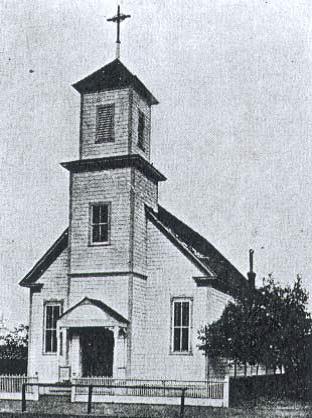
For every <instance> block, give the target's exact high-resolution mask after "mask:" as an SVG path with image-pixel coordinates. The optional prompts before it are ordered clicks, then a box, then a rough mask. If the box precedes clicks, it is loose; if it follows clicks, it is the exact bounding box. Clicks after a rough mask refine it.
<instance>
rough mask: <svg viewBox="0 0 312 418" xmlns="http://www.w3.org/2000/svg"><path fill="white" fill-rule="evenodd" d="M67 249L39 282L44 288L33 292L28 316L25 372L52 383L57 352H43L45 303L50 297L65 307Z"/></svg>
mask: <svg viewBox="0 0 312 418" xmlns="http://www.w3.org/2000/svg"><path fill="white" fill-rule="evenodd" d="M67 270H68V249H67V248H66V249H65V250H64V251H63V252H62V253H61V254H60V255H59V256H58V258H57V259H56V260H55V261H54V263H53V264H52V265H51V266H50V267H49V268H48V269H47V270H46V271H45V272H44V274H43V275H42V276H41V278H40V280H39V282H38V283H42V284H43V287H42V289H41V291H40V292H38V293H37V292H35V293H33V295H32V307H31V318H30V324H31V329H30V344H29V354H28V374H29V375H30V376H34V375H35V374H36V373H38V376H39V381H41V382H53V381H57V379H58V364H57V355H56V354H43V319H44V311H43V310H44V303H45V301H49V300H57V301H63V306H64V308H65V309H66V295H67Z"/></svg>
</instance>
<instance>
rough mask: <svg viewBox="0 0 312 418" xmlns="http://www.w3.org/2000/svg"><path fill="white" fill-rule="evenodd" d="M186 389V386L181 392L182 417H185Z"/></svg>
mask: <svg viewBox="0 0 312 418" xmlns="http://www.w3.org/2000/svg"><path fill="white" fill-rule="evenodd" d="M186 390H187V389H186V388H184V389H182V393H181V408H180V418H184V406H185V391H186Z"/></svg>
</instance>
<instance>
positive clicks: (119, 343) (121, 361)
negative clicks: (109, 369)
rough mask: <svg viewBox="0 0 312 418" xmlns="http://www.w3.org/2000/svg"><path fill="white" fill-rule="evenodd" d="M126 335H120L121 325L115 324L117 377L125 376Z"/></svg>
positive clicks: (115, 369) (114, 362) (114, 367)
mask: <svg viewBox="0 0 312 418" xmlns="http://www.w3.org/2000/svg"><path fill="white" fill-rule="evenodd" d="M125 370H126V368H125V337H124V335H123V334H121V335H120V327H119V326H118V325H116V326H114V361H113V377H114V378H115V379H124V378H125Z"/></svg>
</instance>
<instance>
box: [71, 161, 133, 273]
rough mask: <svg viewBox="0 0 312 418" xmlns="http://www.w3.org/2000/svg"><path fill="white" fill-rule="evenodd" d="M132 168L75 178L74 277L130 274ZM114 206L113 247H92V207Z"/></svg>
mask: <svg viewBox="0 0 312 418" xmlns="http://www.w3.org/2000/svg"><path fill="white" fill-rule="evenodd" d="M130 170H131V169H130V168H129V169H128V168H124V169H115V170H107V171H99V172H84V173H75V174H73V181H72V219H71V225H70V234H71V240H70V242H71V262H70V272H71V273H93V272H115V271H128V270H129V248H130V245H129V233H130V222H129V219H130V181H131V175H130ZM96 202H110V203H111V236H110V245H100V246H90V245H89V215H90V214H89V211H90V204H91V203H96Z"/></svg>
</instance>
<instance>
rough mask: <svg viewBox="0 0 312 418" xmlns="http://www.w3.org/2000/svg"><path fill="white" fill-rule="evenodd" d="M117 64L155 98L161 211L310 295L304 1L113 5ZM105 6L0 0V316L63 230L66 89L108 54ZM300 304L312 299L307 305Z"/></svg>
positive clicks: (311, 146)
mask: <svg viewBox="0 0 312 418" xmlns="http://www.w3.org/2000/svg"><path fill="white" fill-rule="evenodd" d="M119 3H120V5H121V9H122V11H123V12H124V13H127V14H131V19H127V20H126V21H125V22H124V23H123V24H122V28H121V41H122V44H121V60H122V62H123V63H124V64H125V65H126V66H127V67H128V68H129V70H130V71H131V72H133V73H135V74H136V75H137V76H138V77H139V78H140V79H141V80H142V81H143V82H144V84H145V85H146V86H147V87H148V88H149V90H150V91H151V92H152V93H153V94H154V95H155V96H156V97H157V99H158V100H159V102H160V104H159V105H157V106H154V107H153V114H152V117H153V119H152V162H153V164H154V165H155V166H156V167H157V168H158V169H159V170H160V171H161V172H163V173H164V174H165V175H166V177H167V178H168V180H167V181H166V182H165V183H163V184H162V185H161V186H160V203H161V204H162V205H163V206H164V207H165V208H166V209H167V210H169V211H171V212H172V213H174V214H175V215H176V216H177V217H179V218H180V219H181V220H183V221H184V222H186V223H187V224H189V225H190V226H191V227H192V228H194V229H195V230H197V231H198V232H199V233H201V234H202V235H203V236H204V237H206V238H207V239H208V240H209V241H210V242H211V243H212V244H214V245H215V246H216V247H217V248H218V249H219V250H220V251H221V252H222V253H223V254H224V255H225V256H226V257H227V258H228V259H229V260H230V261H231V262H232V263H233V264H234V265H235V266H236V267H237V268H238V269H239V270H240V271H241V272H242V273H244V274H245V273H246V272H247V271H248V250H249V248H253V249H254V250H255V255H254V260H255V270H256V272H257V279H256V283H257V285H261V283H262V278H263V277H264V276H267V275H268V274H269V273H273V276H274V277H275V278H276V280H278V281H279V282H280V283H282V284H286V283H292V282H293V280H294V279H295V277H296V275H297V274H301V275H302V278H303V284H304V286H305V287H306V288H307V289H308V290H309V291H310V293H311V295H312V263H311V238H312V227H311V220H310V219H311V217H312V206H311V204H310V202H311V199H312V165H311V153H312V143H311V129H312V115H311V105H312V96H311V93H312V91H311V81H312V80H311V78H312V65H311V59H312V56H311V41H312V23H311V22H312V3H311V0H296V1H294V0H183V2H182V1H181V0H166V1H165V0H149V1H143V0H120V1H119ZM116 7H117V1H115V0H109V1H108V0H49V1H46V0H1V2H0V115H1V117H0V135H1V147H0V185H1V189H0V201H1V204H2V210H1V212H0V244H1V245H0V280H1V292H0V311H2V312H3V314H4V317H5V318H6V319H7V320H8V323H9V324H10V325H11V324H12V326H13V325H14V324H17V323H26V322H27V321H28V310H29V306H28V298H29V296H28V291H27V289H23V288H20V287H19V286H18V282H19V281H20V280H21V279H22V278H23V276H24V275H25V274H26V273H27V272H28V271H29V270H30V269H31V267H32V266H33V265H34V263H35V262H36V261H37V260H38V259H39V258H40V257H41V256H42V255H43V254H44V253H45V251H46V250H47V249H48V248H49V247H50V245H51V244H52V243H53V242H54V241H55V239H56V238H57V237H58V236H59V235H60V234H61V233H62V231H63V230H64V229H65V228H66V227H67V225H68V197H69V185H68V172H67V171H66V170H65V169H63V168H62V167H61V166H60V165H59V163H60V162H62V161H70V160H75V159H77V158H78V135H79V116H80V114H79V106H80V100H79V95H78V93H77V92H76V91H75V90H74V89H73V88H72V87H71V85H72V84H73V83H75V82H76V81H78V80H80V79H82V78H84V77H85V76H86V75H88V74H90V73H92V72H93V71H95V70H97V69H98V68H100V67H102V66H103V65H105V64H106V63H108V62H110V61H112V60H113V59H114V58H115V44H114V42H115V25H113V24H112V23H108V22H107V21H106V19H107V18H108V17H112V16H113V15H114V14H115V13H116ZM310 308H312V301H311V298H310Z"/></svg>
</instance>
